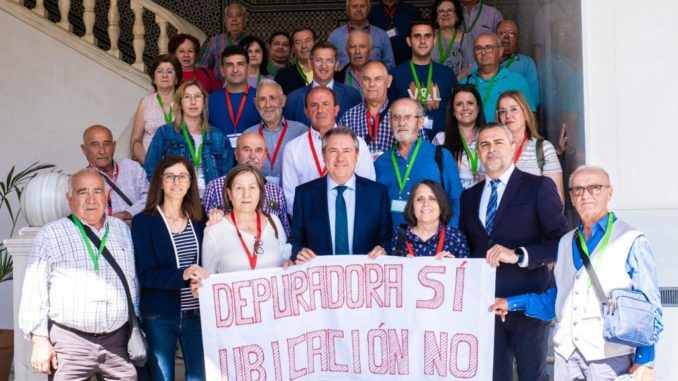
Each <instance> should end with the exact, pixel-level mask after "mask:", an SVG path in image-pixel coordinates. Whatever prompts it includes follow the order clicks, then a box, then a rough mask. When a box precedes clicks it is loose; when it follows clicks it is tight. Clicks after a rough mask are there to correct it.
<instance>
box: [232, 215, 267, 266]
mask: <svg viewBox="0 0 678 381" xmlns="http://www.w3.org/2000/svg"><path fill="white" fill-rule="evenodd" d="M231 221H233V226H235V231H236V233H238V238H240V244H241V245H242V248H243V249H245V254H247V259H248V260H249V262H250V268H251V269H252V270H254V268H255V267H257V249H258V248H259V247H261V245H262V242H261V215H260V214H259V212H257V235H256V236H255V237H254V247H252V252H250V249H248V248H247V245H246V244H245V240H243V239H242V235H241V234H240V229H238V224H237V223H236V222H235V212H234V211H231Z"/></svg>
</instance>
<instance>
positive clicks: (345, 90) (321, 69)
mask: <svg viewBox="0 0 678 381" xmlns="http://www.w3.org/2000/svg"><path fill="white" fill-rule="evenodd" d="M311 67H312V68H313V82H312V83H311V84H309V85H308V86H305V87H302V88H300V89H296V90H294V91H293V92H292V93H291V94H290V95H288V96H287V105H285V111H284V115H285V119H289V120H296V121H297V122H301V123H303V124H305V125H307V126H310V125H311V121H310V120H309V119H308V116H307V115H306V113H305V112H304V109H305V107H304V105H305V102H304V101H305V99H306V94H308V92H309V91H310V90H311V89H312V88H314V87H326V88H329V89H331V90H332V91H334V94H335V98H336V103H337V104H338V105H339V113H338V114H337V120H339V119H341V116H342V115H343V114H344V112H346V110H348V109H350V108H351V107H353V106H355V105H357V104H358V103H360V102H362V97H361V96H360V92H359V91H358V90H356V89H355V88H353V87H352V86H348V85H345V84H343V83H339V82H337V81H335V80H334V71H335V70H336V68H337V48H336V47H335V46H334V45H332V44H330V43H329V42H327V41H319V42H317V43H316V44H315V45H313V49H312V50H311Z"/></svg>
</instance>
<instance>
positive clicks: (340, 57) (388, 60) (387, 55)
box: [327, 24, 395, 69]
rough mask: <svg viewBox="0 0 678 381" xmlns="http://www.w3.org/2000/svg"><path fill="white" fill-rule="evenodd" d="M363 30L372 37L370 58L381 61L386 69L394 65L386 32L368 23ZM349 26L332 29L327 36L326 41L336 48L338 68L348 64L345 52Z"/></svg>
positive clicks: (389, 40)
mask: <svg viewBox="0 0 678 381" xmlns="http://www.w3.org/2000/svg"><path fill="white" fill-rule="evenodd" d="M363 30H364V31H365V32H368V33H369V34H370V37H371V38H372V53H370V60H376V61H381V62H383V63H384V65H386V67H387V68H388V69H392V68H393V67H395V59H394V58H393V49H392V48H391V39H390V38H388V35H387V34H386V32H385V31H384V30H383V29H381V28H378V27H376V26H374V25H369V24H368V26H366V27H365V28H363ZM348 34H349V26H348V24H344V25H342V26H340V27H338V28H337V29H335V30H333V31H332V33H330V35H329V37H327V41H329V42H331V43H332V45H334V46H336V48H337V61H338V62H339V66H338V67H340V68H342V67H344V66H346V65H348V63H349V59H348V53H347V52H346V41H347V40H348Z"/></svg>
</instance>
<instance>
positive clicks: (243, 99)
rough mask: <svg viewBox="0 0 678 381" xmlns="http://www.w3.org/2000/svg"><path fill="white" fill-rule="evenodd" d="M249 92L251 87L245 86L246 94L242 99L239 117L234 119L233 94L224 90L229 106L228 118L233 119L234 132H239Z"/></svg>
mask: <svg viewBox="0 0 678 381" xmlns="http://www.w3.org/2000/svg"><path fill="white" fill-rule="evenodd" d="M248 91H249V86H245V92H244V93H243V94H242V98H241V99H240V106H238V115H237V116H235V117H233V104H232V103H231V94H230V93H229V92H228V89H224V92H225V93H226V105H227V106H228V116H230V117H231V122H233V132H238V123H240V117H241V116H242V110H244V109H245V102H246V101H247V92H248Z"/></svg>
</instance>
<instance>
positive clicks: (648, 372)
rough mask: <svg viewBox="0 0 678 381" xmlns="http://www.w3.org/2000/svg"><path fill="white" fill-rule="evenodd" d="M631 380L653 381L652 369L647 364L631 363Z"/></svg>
mask: <svg viewBox="0 0 678 381" xmlns="http://www.w3.org/2000/svg"><path fill="white" fill-rule="evenodd" d="M629 373H631V376H633V381H654V369H653V368H650V367H649V366H645V365H639V364H633V365H631V367H630V368H629Z"/></svg>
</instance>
